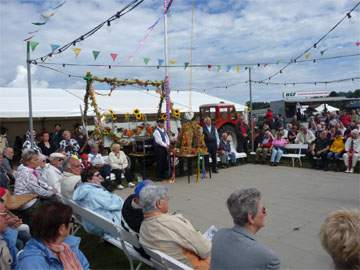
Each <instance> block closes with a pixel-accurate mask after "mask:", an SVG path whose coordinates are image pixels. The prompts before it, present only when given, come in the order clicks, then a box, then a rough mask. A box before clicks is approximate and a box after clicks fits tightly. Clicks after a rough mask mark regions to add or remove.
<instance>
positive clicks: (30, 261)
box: [16, 236, 90, 270]
mask: <svg viewBox="0 0 360 270" xmlns="http://www.w3.org/2000/svg"><path fill="white" fill-rule="evenodd" d="M64 242H65V243H66V244H68V245H69V246H70V248H71V250H72V251H73V252H74V253H75V255H76V257H77V259H78V260H79V262H80V264H81V266H82V267H83V269H84V270H88V269H90V266H89V262H88V260H87V259H86V257H85V255H84V254H83V253H82V252H81V251H80V249H79V244H80V238H79V237H75V236H68V237H67V238H66V239H65V241H64ZM16 269H17V270H34V269H36V270H63V269H64V267H63V265H62V263H61V262H60V260H59V259H58V257H57V256H56V255H54V253H53V252H52V251H51V250H50V249H49V248H48V247H47V246H46V245H45V244H44V243H43V242H41V241H38V240H36V239H35V238H32V239H30V240H29V241H28V242H27V243H26V245H25V248H24V251H23V252H22V253H20V255H19V258H18V263H17V266H16Z"/></svg>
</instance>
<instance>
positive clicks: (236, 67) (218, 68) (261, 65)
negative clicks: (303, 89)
mask: <svg viewBox="0 0 360 270" xmlns="http://www.w3.org/2000/svg"><path fill="white" fill-rule="evenodd" d="M99 53H100V52H99V51H97V55H98V54H99ZM358 56H360V53H354V54H346V55H335V56H329V57H321V58H311V59H306V60H300V61H297V62H296V63H305V62H313V63H316V62H319V61H325V60H332V59H340V58H350V57H358ZM116 57H117V54H115V55H112V58H113V60H114V58H116ZM114 61H115V60H114ZM149 61H150V58H144V63H145V65H119V64H77V63H54V62H47V63H42V64H43V65H53V66H60V65H61V66H63V67H65V66H79V67H108V68H109V69H111V68H157V69H159V68H160V67H161V68H165V67H168V68H184V69H185V70H186V69H187V68H188V67H193V68H207V69H208V70H209V71H210V70H215V71H217V72H220V71H222V70H223V71H226V72H230V71H232V70H234V71H236V72H240V70H241V67H245V69H246V68H247V67H253V66H255V67H258V68H266V67H268V66H270V65H278V64H280V63H285V62H286V61H276V62H266V63H265V62H260V63H238V64H211V65H209V64H193V65H190V64H189V63H188V62H185V63H184V65H176V60H172V61H169V63H170V65H163V64H162V63H163V62H164V60H163V59H158V63H159V64H158V65H148V62H149ZM172 63H175V64H172ZM213 66H215V67H216V69H212V67H213Z"/></svg>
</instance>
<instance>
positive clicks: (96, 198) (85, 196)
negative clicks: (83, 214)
mask: <svg viewBox="0 0 360 270" xmlns="http://www.w3.org/2000/svg"><path fill="white" fill-rule="evenodd" d="M103 180H104V179H103V178H102V176H101V174H100V172H99V171H98V170H97V169H96V168H90V169H89V170H86V171H84V172H82V173H81V181H82V184H80V185H78V186H77V187H76V188H75V191H74V194H73V200H74V201H76V202H77V203H78V204H79V205H80V206H82V207H84V208H87V209H90V210H92V211H94V212H96V213H98V214H99V215H101V216H103V217H105V218H107V219H109V220H111V221H112V222H114V223H115V224H118V225H120V224H121V209H122V207H123V203H124V201H123V200H122V198H120V197H119V196H117V195H115V194H112V193H110V192H109V191H107V190H106V189H105V188H104V187H103V186H102V185H101V182H102V181H103ZM83 226H84V228H85V230H86V231H87V232H89V233H92V234H96V235H102V234H103V232H102V230H101V229H99V228H97V227H96V226H94V225H93V224H91V223H89V222H84V224H83Z"/></svg>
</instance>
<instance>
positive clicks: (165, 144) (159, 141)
mask: <svg viewBox="0 0 360 270" xmlns="http://www.w3.org/2000/svg"><path fill="white" fill-rule="evenodd" d="M159 130H161V131H162V132H165V130H164V129H163V128H159V127H157V128H156V129H155V131H154V133H153V136H154V140H155V142H156V143H157V144H158V145H160V146H162V147H165V148H168V147H169V145H170V139H169V136H168V135H167V133H166V132H165V142H163V140H162V138H161V134H160V132H159Z"/></svg>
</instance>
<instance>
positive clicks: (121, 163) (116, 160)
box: [109, 151, 129, 170]
mask: <svg viewBox="0 0 360 270" xmlns="http://www.w3.org/2000/svg"><path fill="white" fill-rule="evenodd" d="M109 163H110V165H111V168H112V169H120V170H123V169H126V168H127V167H128V165H129V164H128V160H127V158H126V155H125V153H124V152H123V151H120V153H119V154H118V156H117V155H116V154H115V153H114V152H110V154H109Z"/></svg>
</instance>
